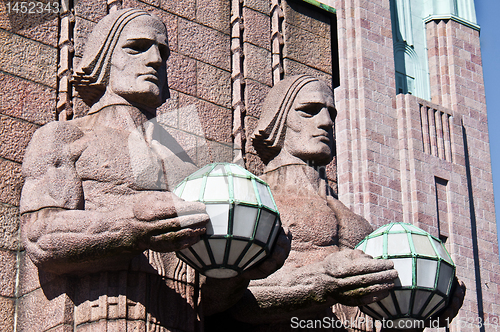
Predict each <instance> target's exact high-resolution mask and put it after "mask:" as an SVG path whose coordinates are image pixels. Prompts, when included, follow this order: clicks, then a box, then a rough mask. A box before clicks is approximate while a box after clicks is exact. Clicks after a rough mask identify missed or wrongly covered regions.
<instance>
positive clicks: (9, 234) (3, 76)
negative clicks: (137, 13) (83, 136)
mask: <svg viewBox="0 0 500 332" xmlns="http://www.w3.org/2000/svg"><path fill="white" fill-rule="evenodd" d="M44 2H45V3H47V1H44ZM57 37H58V15H57V14H54V13H52V12H50V13H47V12H44V13H42V14H32V15H31V16H30V17H29V18H27V17H26V15H19V14H16V13H15V12H12V11H11V12H10V13H9V12H8V8H7V4H6V2H2V3H0V89H1V91H2V92H1V94H0V137H1V138H0V141H1V147H0V234H2V235H1V238H0V330H2V331H13V330H14V323H15V316H16V315H15V312H16V310H17V309H18V308H19V300H18V295H19V288H18V287H17V280H18V278H19V263H20V260H21V259H22V257H23V256H24V251H23V248H22V247H21V245H20V242H19V224H20V220H19V208H18V206H19V198H20V193H21V188H22V181H23V179H22V177H21V163H22V160H23V156H24V152H25V150H26V147H27V145H28V143H29V141H30V139H31V136H32V135H33V132H34V131H35V130H36V129H37V128H39V127H40V126H42V125H44V124H45V123H47V122H49V121H52V120H54V119H55V108H56V87H57Z"/></svg>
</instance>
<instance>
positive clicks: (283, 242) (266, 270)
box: [241, 228, 291, 280]
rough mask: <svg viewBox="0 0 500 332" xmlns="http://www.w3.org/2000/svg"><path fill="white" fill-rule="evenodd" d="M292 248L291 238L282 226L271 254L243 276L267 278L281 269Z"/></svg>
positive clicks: (246, 277)
mask: <svg viewBox="0 0 500 332" xmlns="http://www.w3.org/2000/svg"><path fill="white" fill-rule="evenodd" d="M290 248H291V242H290V239H289V238H288V236H287V235H286V234H285V232H284V231H283V228H281V229H280V232H279V233H278V236H277V238H276V245H275V246H274V249H273V251H272V252H271V255H270V256H269V257H267V258H266V259H265V260H264V261H263V262H262V263H260V264H258V265H257V266H254V267H251V268H249V269H248V270H246V271H245V272H243V274H242V275H241V277H243V278H245V279H250V280H256V279H263V278H266V277H267V276H269V275H270V274H273V273H274V272H276V271H277V270H279V269H280V268H281V267H282V266H283V264H285V260H286V259H287V257H288V254H289V253H290Z"/></svg>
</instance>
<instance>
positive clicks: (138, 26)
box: [109, 16, 169, 108]
mask: <svg viewBox="0 0 500 332" xmlns="http://www.w3.org/2000/svg"><path fill="white" fill-rule="evenodd" d="M168 52H169V51H168V45H167V32H166V30H165V26H164V25H163V23H161V22H160V21H158V20H157V19H155V18H153V17H151V16H140V17H138V18H136V19H134V20H132V21H130V22H129V23H128V24H127V25H126V26H125V27H124V28H123V31H122V33H121V34H120V37H119V39H118V42H117V44H116V47H115V50H114V52H113V55H112V57H111V68H110V76H109V88H110V89H111V91H112V92H113V93H115V94H117V95H119V96H121V97H124V98H125V99H126V100H128V101H129V102H131V103H133V104H138V105H139V106H141V105H142V106H146V107H147V108H156V107H158V106H160V105H161V104H162V102H163V100H162V92H163V88H164V86H165V84H166V80H167V66H166V60H167V57H168Z"/></svg>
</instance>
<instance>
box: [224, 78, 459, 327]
mask: <svg viewBox="0 0 500 332" xmlns="http://www.w3.org/2000/svg"><path fill="white" fill-rule="evenodd" d="M336 113H337V111H336V109H335V105H334V100H333V92H332V90H331V89H330V88H329V87H328V86H327V84H326V83H324V82H322V81H320V80H318V79H316V78H314V77H312V76H308V75H299V76H291V77H288V78H285V79H284V80H283V81H281V82H279V83H277V84H276V85H275V86H274V87H273V88H272V89H271V91H270V92H269V94H268V96H267V98H266V100H265V101H264V104H263V106H262V115H261V118H260V120H259V122H258V124H257V127H256V129H255V131H254V134H253V135H252V137H251V139H252V143H253V146H254V147H255V149H256V151H257V153H258V154H259V156H260V157H261V159H262V161H263V162H264V163H265V165H266V166H265V169H264V175H263V176H262V177H261V178H262V179H263V180H265V181H266V182H267V183H268V184H269V185H270V187H271V190H272V192H273V195H274V198H275V201H276V204H277V206H278V209H279V211H280V215H281V219H282V223H283V227H284V228H285V230H286V232H287V233H288V236H289V237H290V239H291V243H292V249H291V252H290V255H289V257H288V259H287V260H286V262H285V264H284V266H283V267H282V268H281V269H280V270H278V271H277V272H276V273H274V274H272V275H270V276H269V277H267V278H265V279H262V280H255V281H252V282H251V283H250V286H249V288H248V290H247V292H246V294H245V297H244V298H243V299H242V300H241V301H240V302H239V303H238V304H237V305H236V306H234V307H233V308H232V309H231V310H230V312H231V314H232V317H234V318H235V319H236V320H237V321H242V322H246V323H247V324H249V325H248V326H252V327H251V328H249V330H251V331H273V332H277V331H290V330H293V329H292V328H293V326H294V325H293V321H292V318H293V317H295V318H294V319H297V320H298V319H323V318H324V317H331V318H333V319H341V320H342V321H345V320H346V319H347V320H349V321H350V322H357V323H361V322H362V320H360V319H359V318H360V317H361V316H362V314H361V313H360V312H359V310H358V309H357V307H356V306H358V305H363V304H368V303H372V302H374V301H378V300H380V299H383V298H384V297H386V296H387V295H388V294H389V290H390V289H391V288H392V287H394V279H395V278H396V277H397V271H396V270H394V269H393V264H392V262H391V261H389V260H374V259H372V258H371V257H370V256H368V255H365V254H364V253H362V252H361V251H359V250H354V247H355V246H356V244H358V243H359V242H360V241H361V240H362V239H363V238H364V237H365V236H366V235H368V234H370V233H371V232H372V231H373V229H372V227H371V226H370V224H369V223H368V222H367V221H366V220H365V219H364V218H362V217H360V216H358V215H356V214H354V213H353V212H351V211H350V210H349V209H348V208H347V207H346V206H345V205H344V204H342V203H341V202H340V201H338V200H337V199H336V198H335V197H334V196H333V193H332V189H331V188H330V187H329V186H328V184H327V181H326V174H325V167H324V166H325V165H327V164H328V163H329V162H330V161H331V159H332V149H333V147H334V137H333V120H334V119H335V116H336ZM457 284H458V283H457ZM458 285H459V286H460V287H457V291H456V293H455V298H454V299H453V301H452V302H451V303H452V304H451V305H450V308H448V310H447V311H446V312H445V313H443V315H444V317H443V318H445V317H451V318H452V317H454V316H455V315H456V314H457V312H458V309H459V308H460V306H461V303H462V301H463V295H464V294H463V292H464V290H465V288H464V286H463V284H462V283H460V284H458ZM332 306H333V307H332ZM348 306H353V307H348ZM441 321H442V322H444V319H442V320H441ZM235 324H236V325H237V323H235ZM345 328H349V330H355V331H356V330H358V329H359V330H363V331H366V330H371V327H370V326H366V325H365V324H358V325H357V326H345ZM332 330H335V329H332ZM338 330H339V331H345V329H344V328H341V329H338ZM313 331H314V329H313ZM322 331H323V330H322ZM335 331H337V330H335Z"/></svg>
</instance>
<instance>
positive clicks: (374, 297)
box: [339, 284, 393, 306]
mask: <svg viewBox="0 0 500 332" xmlns="http://www.w3.org/2000/svg"><path fill="white" fill-rule="evenodd" d="M392 287H393V285H391V284H381V285H372V286H369V287H364V288H357V289H353V290H349V291H346V292H342V293H341V294H340V295H339V297H340V298H339V300H340V302H341V303H344V304H346V305H350V306H360V305H367V304H370V303H373V302H377V301H380V300H383V299H384V298H386V297H387V296H389V291H390V290H391V289H392Z"/></svg>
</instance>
